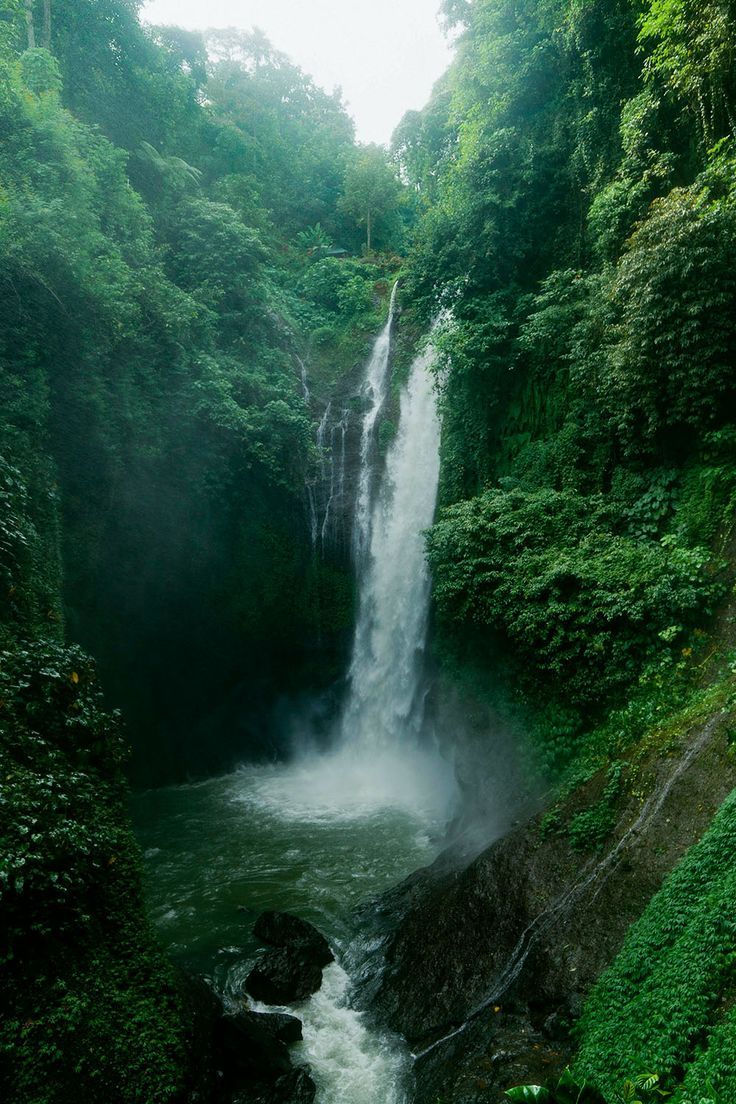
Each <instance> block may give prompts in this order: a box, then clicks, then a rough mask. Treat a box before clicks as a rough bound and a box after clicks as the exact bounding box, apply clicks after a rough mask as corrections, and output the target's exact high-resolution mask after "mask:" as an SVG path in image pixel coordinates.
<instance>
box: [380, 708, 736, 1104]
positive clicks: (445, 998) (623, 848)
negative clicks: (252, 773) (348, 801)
mask: <svg viewBox="0 0 736 1104" xmlns="http://www.w3.org/2000/svg"><path fill="white" fill-rule="evenodd" d="M725 720H726V717H725V715H724V714H720V713H719V714H717V715H715V716H714V717H712V718H711V720H710V721H709V722H708V723H707V724H705V725H704V726H702V727H700V728H698V729H697V730H695V731H693V732H691V733H690V734H689V736H688V738H687V740H686V741H685V743H684V745H683V746H682V748H681V749H680V751H679V752H678V753H677V754H676V755H674V756H673V757H671V758H667V759H662V758H661V757H657V756H656V755H652V757H651V759H650V761H648V762H647V764H646V768H645V770H646V774H645V776H646V777H647V780H648V781H647V785H648V795H647V796H646V798H644V799H643V800H642V799H641V798H637V797H636V796H633V795H630V796H629V797H628V798H627V799H626V800H625V803H624V806H623V807H622V808H621V809H620V816H619V820H618V823H617V826H616V829H615V831H614V833H613V836H612V838H611V839H610V840H609V842H608V844H607V847H606V848H605V850H604V851H603V852H602V853H601V854H600V855H595V856H590V855H588V856H585V855H581V854H580V853H579V852H576V851H574V850H573V849H572V848H571V847H570V845H569V843H568V841H567V840H566V839H563V838H560V837H558V836H547V837H543V836H542V834H541V833H540V822H539V818H534V819H533V820H531V821H530V822H529V823H527V824H524V825H520V826H517V827H516V828H514V829H513V830H512V831H511V832H509V833H508V834H507V835H506V836H504V837H503V838H502V839H500V840H497V841H496V842H495V843H493V844H492V845H491V846H490V847H488V848H487V849H486V850H484V851H483V852H482V853H481V854H480V855H479V856H477V857H476V858H475V859H473V860H472V861H471V862H470V863H467V862H465V863H463V862H461V861H459V860H458V858H457V856H453V854H452V853H451V852H447V853H445V854H443V855H442V856H440V858H439V859H438V860H437V861H436V862H435V863H434V864H433V865H432V866H430V867H428V868H427V869H426V870H422V871H419V872H418V873H416V874H414V875H413V876H411V877H410V878H409V879H407V880H406V881H405V882H404V883H403V884H401V885H400V886H398V887H397V888H396V889H394V890H392V891H390V892H389V893H388V894H386V895H385V896H384V897H383V898H381V899H380V901H379V902H378V903H377V907H376V910H375V913H374V916H373V927H374V935H375V944H374V946H375V950H374V955H375V958H374V961H373V962H372V963H370V962H369V963H364V964H363V967H362V973H363V977H364V979H368V980H367V981H365V982H364V989H363V1000H364V1002H365V1003H366V1005H368V1006H369V1007H370V1008H371V1009H372V1010H373V1012H374V1013H376V1014H378V1016H379V1017H380V1019H381V1020H382V1021H383V1022H384V1023H386V1024H387V1025H388V1026H389V1027H390V1028H391V1029H393V1030H395V1031H398V1032H400V1033H401V1034H403V1035H404V1036H405V1037H406V1039H407V1040H408V1042H409V1044H410V1046H411V1048H412V1052H413V1054H414V1057H415V1063H414V1073H415V1082H416V1087H415V1098H414V1099H415V1101H416V1104H435V1102H436V1101H437V1099H438V1098H441V1099H446V1100H452V1101H453V1104H481V1102H483V1104H495V1102H500V1101H502V1100H503V1099H504V1096H503V1090H504V1089H506V1088H508V1087H509V1086H510V1085H513V1084H518V1083H519V1082H521V1081H529V1080H532V1081H534V1080H537V1081H543V1080H545V1079H546V1078H548V1077H550V1076H551V1075H552V1074H554V1073H555V1072H556V1071H559V1070H560V1069H561V1068H563V1067H564V1066H565V1064H566V1063H567V1061H568V1060H569V1058H570V1056H571V1054H572V1049H573V1048H572V1045H571V1043H570V1040H569V1029H570V1027H571V1026H572V1024H573V1023H574V1021H575V1019H576V1018H577V1016H578V1015H579V1013H580V1011H581V1008H582V1003H583V1000H584V997H585V995H586V994H587V992H588V991H589V990H590V987H591V986H592V984H593V982H594V981H595V980H596V978H597V977H598V976H599V974H600V973H601V972H602V971H603V970H604V969H605V968H606V966H607V965H608V964H609V963H610V962H611V961H612V960H613V958H614V957H615V955H616V954H617V952H618V950H619V949H620V947H621V944H622V942H623V938H624V935H625V933H626V931H627V929H628V927H629V926H630V924H631V923H632V922H633V921H634V920H636V919H637V917H638V916H639V915H640V913H641V911H642V909H643V907H644V906H645V904H646V903H648V901H649V900H650V899H651V897H652V896H653V894H654V893H655V892H656V891H657V890H658V889H659V887H660V885H661V884H662V882H663V880H664V878H665V877H666V875H667V874H668V873H669V871H670V870H671V869H673V867H674V866H675V865H676V863H677V862H678V860H679V859H680V858H681V857H682V855H683V853H684V852H685V850H687V848H688V847H689V846H690V845H691V844H692V843H694V842H695V841H696V840H697V839H699V838H700V836H701V835H702V833H703V831H704V830H705V829H706V827H707V826H708V824H709V823H710V821H711V818H712V816H713V814H714V812H715V810H716V808H717V807H718V805H719V804H720V802H721V801H722V800H723V799H724V797H725V796H726V794H727V793H728V792H729V791H730V790H731V788H732V777H731V772H730V770H728V768H727V763H728V760H727V758H726V756H727V750H726V739H725V736H724V727H725V726H724V721H725ZM599 784H600V779H593V780H592V781H591V782H590V783H589V784H588V788H589V789H590V790H592V791H593V792H594V791H595V788H596V786H598V785H599ZM582 796H583V797H584V796H585V795H582ZM580 800H581V795H580V794H577V795H574V796H573V798H572V799H571V801H580ZM379 959H380V964H379V961H378V960H379ZM371 977H372V979H373V980H372V981H371V980H370V978H371Z"/></svg>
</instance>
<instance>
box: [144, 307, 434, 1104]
mask: <svg viewBox="0 0 736 1104" xmlns="http://www.w3.org/2000/svg"><path fill="white" fill-rule="evenodd" d="M394 303H395V289H394V296H393V297H392V300H391V310H390V313H389V318H388V321H387V323H386V326H385V327H384V330H383V331H382V333H381V334H380V335H379V337H378V338H377V340H376V343H375V345H374V349H373V353H372V356H371V358H370V360H369V362H368V364H367V366H366V372H365V378H364V384H363V392H362V394H363V399H364V401H365V412H364V415H363V422H362V435H361V450H360V471H359V478H358V483H357V488H356V501H355V522H354V526H355V529H354V541H355V554H356V570H357V572H358V583H359V595H360V597H359V609H358V617H357V625H356V630H355V636H354V643H353V652H352V660H351V663H350V668H349V677H348V684H347V693H346V697H345V701H344V704H343V708H342V710H341V713H340V715H339V717H338V719H337V721H336V724H335V732H334V739H333V746H332V748H331V750H329V751H327V752H322V753H318V752H316V751H305V752H304V753H303V754H302V755H301V756H300V757H298V758H296V759H295V760H294V761H293V762H291V763H288V764H276V765H270V766H246V767H243V768H241V770H239V771H237V772H235V773H234V774H231V775H228V776H226V777H224V778H220V779H213V780H210V781H209V782H205V783H201V784H199V785H195V786H182V787H172V788H169V789H167V790H161V791H153V792H151V793H149V794H144V795H140V796H139V797H138V798H137V799H136V803H135V808H134V815H135V819H136V822H137V826H138V831H139V835H140V837H141V840H142V842H143V845H144V847H145V849H146V859H147V885H148V896H149V904H150V907H151V910H152V914H153V917H154V920H155V922H156V923H157V925H158V927H159V930H160V932H161V934H162V937H163V939H164V941H165V942H166V943H167V945H168V947H169V949H170V951H171V953H172V954H174V956H175V957H177V958H179V959H180V960H181V961H182V962H184V963H185V964H186V965H188V966H189V967H191V968H194V969H197V970H198V971H200V972H202V973H204V974H205V975H207V976H209V977H210V978H211V980H212V983H213V985H214V986H215V988H217V989H218V991H219V992H220V993H222V994H223V996H224V998H225V1000H226V1001H227V1002H228V1003H229V1004H231V1005H232V1006H234V1007H237V1006H238V1005H239V1004H240V1003H242V1001H243V1000H244V999H245V997H244V992H243V981H244V979H245V977H246V976H247V974H248V972H249V970H250V968H251V966H252V963H253V961H254V958H255V957H256V955H257V953H258V947H257V945H256V943H255V942H254V940H253V938H252V935H251V927H252V923H253V921H254V920H255V918H256V916H257V915H258V913H259V912H260V911H262V910H263V909H265V908H277V909H287V910H290V911H293V912H296V913H298V914H299V915H302V916H304V917H305V918H306V919H309V920H311V921H312V922H314V923H315V924H316V925H317V926H318V927H319V928H321V929H322V930H323V931H324V932H325V934H326V935H327V936H328V938H329V939H330V941H331V942H332V944H333V946H334V947H335V948H336V951H337V957H338V962H337V963H335V964H333V965H332V966H330V967H328V968H327V970H326V971H325V974H324V983H323V986H322V989H321V990H320V991H319V992H318V993H316V994H315V995H314V996H313V997H312V998H310V999H309V1000H308V1001H306V1002H304V1003H303V1004H302V1005H299V1006H297V1007H296V1008H294V1009H291V1011H293V1012H295V1014H297V1015H298V1016H299V1017H300V1018H301V1019H302V1021H303V1024H304V1042H303V1043H301V1044H298V1045H297V1047H296V1048H295V1049H296V1054H295V1057H296V1059H297V1060H299V1059H300V1058H301V1057H303V1058H304V1060H306V1061H308V1062H309V1064H310V1066H311V1068H312V1074H313V1077H314V1080H315V1083H316V1085H317V1091H318V1095H317V1102H318V1104H400V1102H401V1101H402V1100H403V1099H404V1090H403V1085H404V1075H405V1071H406V1068H407V1062H408V1055H407V1053H406V1050H405V1049H404V1048H403V1047H402V1045H401V1043H400V1041H399V1040H396V1039H394V1038H392V1037H389V1036H387V1035H385V1034H383V1033H381V1032H376V1031H374V1030H371V1029H370V1028H369V1026H368V1025H367V1024H366V1023H364V1020H363V1016H362V1014H360V1013H358V1012H356V1011H354V1010H353V1009H352V1007H351V1005H350V980H349V978H348V976H347V974H346V973H345V970H344V969H343V968H342V966H341V965H340V961H341V959H342V958H343V953H344V952H345V951H346V950H347V948H348V947H349V946H351V945H352V944H353V943H354V941H355V939H356V937H357V936H358V930H357V929H356V927H355V921H354V919H353V915H354V909H355V907H356V906H357V905H358V904H360V903H362V902H364V901H365V900H367V899H370V898H371V897H372V896H375V895H376V894H377V893H380V892H381V891H382V890H384V889H386V888H388V887H389V886H390V885H392V884H393V883H395V882H396V881H397V880H399V879H400V878H402V877H404V876H406V875H407V874H409V873H410V872H411V871H412V870H414V869H416V868H417V867H418V866H421V865H425V864H426V863H427V862H429V861H431V859H432V858H433V857H434V855H435V854H436V852H437V849H438V846H439V840H440V838H441V832H442V829H443V826H444V824H445V823H446V820H447V818H448V816H449V812H450V808H451V803H452V801H453V798H454V782H453V775H452V770H451V768H450V767H449V766H448V764H446V763H444V762H443V761H442V759H441V757H440V755H439V753H438V752H437V750H436V749H435V748H434V747H433V745H432V740H431V734H428V733H427V732H426V731H425V729H426V725H425V724H424V696H425V691H426V686H425V672H424V661H423V657H424V648H425V638H426V632H427V619H428V608H429V592H430V582H429V576H428V572H427V567H426V563H425V558H424V542H423V531H424V530H425V529H426V528H427V527H428V526H429V525H430V524H431V523H432V519H433V514H434V510H435V503H436V495H437V482H438V475H439V443H440V423H439V418H438V415H437V409H436V405H435V396H434V390H433V380H432V373H431V366H432V356H433V354H432V351H431V347H430V348H428V349H427V351H425V352H423V353H422V354H421V355H419V356H418V357H417V358H416V359H415V361H414V363H413V365H412V366H411V369H410V373H409V378H408V380H407V383H406V385H405V387H404V388H403V391H402V394H401V400H400V417H399V425H398V430H397V433H396V436H395V439H394V441H393V442H392V444H391V446H390V448H389V450H388V453H387V455H386V458H385V463H381V459H380V455H379V450H378V448H377V442H376V430H377V426H378V422H379V417H380V413H381V410H382V408H383V407H384V405H385V403H386V399H387V395H388V389H389V385H390V348H391V327H392V323H393V311H394ZM336 424H337V426H338V433H337V439H336V440H335V441H334V444H336V445H337V448H338V449H340V448H341V447H342V444H343V439H344V438H343V436H342V430H341V429H339V427H340V425H341V422H338V423H336ZM326 426H327V417H326V418H325V419H323V424H322V425H321V427H320V433H321V435H322V436H323V437H324V436H325V435H326V432H327V430H326ZM333 447H334V445H333ZM338 482H339V480H338ZM332 491H333V493H334V494H338V493H340V487H339V486H338V485H337V483H335V486H334V487H333V488H332ZM311 520H312V523H313V521H314V519H311ZM315 535H316V534H315Z"/></svg>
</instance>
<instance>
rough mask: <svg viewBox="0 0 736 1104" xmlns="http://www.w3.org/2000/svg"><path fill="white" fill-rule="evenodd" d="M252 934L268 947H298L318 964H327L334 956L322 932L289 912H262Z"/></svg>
mask: <svg viewBox="0 0 736 1104" xmlns="http://www.w3.org/2000/svg"><path fill="white" fill-rule="evenodd" d="M253 934H254V935H255V937H256V939H260V941H261V942H262V943H266V944H268V946H269V947H288V948H297V947H298V948H299V949H300V951H302V952H303V953H304V954H306V955H308V956H309V958H311V960H312V961H313V962H316V963H317V965H318V966H329V964H330V962H332V961H333V959H334V957H335V956H334V955H333V953H332V951H331V950H330V945H329V943H328V942H327V940H326V939H325V937H324V936H323V935H322V933H321V932H319V931H317V929H316V928H315V927H314V925H312V924H309V923H308V922H307V921H306V920H302V919H301V918H300V917H299V916H294V915H293V914H292V913H290V912H262V913H261V915H260V916H259V917H258V919H257V920H256V922H255V924H254V925H253Z"/></svg>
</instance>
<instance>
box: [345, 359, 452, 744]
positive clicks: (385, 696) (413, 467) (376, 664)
mask: <svg viewBox="0 0 736 1104" xmlns="http://www.w3.org/2000/svg"><path fill="white" fill-rule="evenodd" d="M433 356H434V352H433V350H432V348H431V346H430V347H429V348H428V349H427V350H426V351H425V352H424V353H423V354H421V355H420V356H419V357H417V359H416V360H415V361H414V364H413V365H412V369H411V374H410V376H409V381H408V383H407V386H406V388H405V390H404V392H403V394H402V396H401V417H400V420H399V431H398V434H397V437H396V439H395V441H394V442H393V445H392V446H391V449H390V451H389V454H388V458H387V461H386V471H385V475H384V479H383V483H382V486H381V489H380V492H379V494H378V497H377V500H376V502H375V504H374V507H373V510H372V512H371V517H370V530H369V538H370V545H369V556H368V559H367V562H366V564H365V567H364V570H363V577H362V579H361V595H360V609H359V614H358V623H357V628H356V633H355V643H354V647H353V658H352V663H351V666H350V695H349V698H348V701H347V705H346V708H345V712H344V716H343V724H342V730H343V739H344V741H345V742H346V743H348V744H350V746H352V747H353V748H363V749H365V750H366V751H369V750H370V751H374V750H376V749H385V748H392V747H395V746H397V745H401V744H405V743H412V742H413V740H414V739H415V738H416V737H417V736H418V734H419V728H420V727H421V722H422V713H423V711H422V707H421V697H422V681H423V679H422V676H423V654H424V644H425V638H426V634H427V616H428V610H429V591H430V580H429V570H428V568H427V563H426V559H425V554H424V531H425V530H426V529H427V528H428V527H429V526H430V525H431V524H432V520H433V517H434V511H435V505H436V501H437V484H438V481H439V472H440V457H439V446H440V420H439V415H438V413H437V404H436V399H435V394H434V387H433V380H432V374H431V366H432V360H433Z"/></svg>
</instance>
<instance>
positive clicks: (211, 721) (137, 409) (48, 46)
mask: <svg viewBox="0 0 736 1104" xmlns="http://www.w3.org/2000/svg"><path fill="white" fill-rule="evenodd" d="M140 6H141V5H140V4H139V3H138V2H136V0H54V2H53V3H52V4H51V5H49V4H42V3H31V4H25V3H21V2H11V3H9V4H6V5H4V10H3V12H2V13H0V15H2V17H3V18H2V19H0V142H1V144H2V151H3V155H2V159H1V160H0V293H1V294H2V298H3V303H4V307H5V309H4V310H3V311H2V312H0V778H1V779H2V781H1V782H0V905H1V907H2V915H3V925H2V938H1V939H0V944H1V945H0V959H1V966H2V969H1V970H0V973H2V982H1V983H0V985H1V986H2V991H1V992H0V1004H1V1005H2V1010H3V1017H2V1025H0V1096H2V1098H3V1100H8V1101H10V1100H12V1101H13V1102H14V1104H67V1102H71V1101H75V1102H76V1101H80V1100H84V1101H87V1102H89V1104H98V1102H99V1104H103V1102H105V1104H108V1102H111V1104H112V1102H119V1104H131V1102H132V1101H140V1102H146V1104H156V1102H164V1101H173V1100H176V1101H177V1102H183V1101H186V1100H199V1101H202V1100H206V1099H209V1098H210V1096H211V1095H212V1093H213V1092H214V1090H215V1085H214V1082H213V1081H212V1083H209V1084H204V1083H200V1081H201V1079H202V1076H203V1073H204V1071H203V1069H202V1068H198V1042H197V1039H196V1038H195V1037H194V1034H195V1033H194V1026H193V1023H194V1015H195V1013H194V1011H193V1009H192V1007H191V1001H192V999H193V998H190V995H188V988H187V986H186V984H185V983H184V982H183V980H182V979H181V978H180V977H179V976H178V975H177V974H176V973H175V971H174V970H173V968H172V967H171V965H170V964H169V963H167V961H166V959H165V958H164V956H163V955H162V953H161V952H160V950H159V949H158V948H157V946H156V944H155V941H154V939H153V936H152V933H151V931H150V930H149V927H148V924H147V922H146V919H145V915H144V908H143V901H142V894H141V886H140V871H139V855H138V851H137V848H136V845H135V843H134V841H133V838H132V835H131V832H130V827H129V823H128V818H127V813H126V798H127V792H126V784H125V780H124V775H125V772H126V771H127V770H128V769H129V765H128V759H129V751H128V748H127V746H126V745H127V743H128V742H130V743H131V744H132V745H133V750H134V756H135V758H134V762H135V770H136V773H137V776H138V777H139V778H141V779H143V780H145V781H152V780H155V779H157V778H161V777H163V778H167V779H168V778H172V777H177V776H182V775H185V774H186V773H187V772H188V771H191V770H194V771H201V770H204V769H207V768H215V767H221V766H222V765H223V764H224V763H227V762H228V761H229V760H231V759H233V758H235V757H240V756H242V755H243V754H245V753H248V752H250V753H251V754H252V755H258V754H262V753H269V754H272V753H273V743H272V739H273V732H272V729H271V728H270V727H269V723H268V721H269V717H270V711H271V709H272V707H273V704H274V700H275V698H276V697H277V694H279V693H283V692H286V693H288V692H290V691H293V690H297V689H299V688H300V687H301V686H302V685H303V684H304V683H305V682H310V683H311V684H313V685H319V684H320V680H321V681H322V683H324V682H326V681H328V680H329V679H330V678H331V677H332V676H333V671H334V665H335V655H334V653H335V652H336V651H337V649H338V647H339V646H340V645H341V642H342V640H343V637H344V635H345V633H346V630H347V629H349V627H350V624H351V617H352V608H351V598H352V594H351V588H350V580H349V578H348V575H347V572H346V570H345V566H344V564H340V563H336V562H330V561H329V560H325V561H318V560H317V559H315V557H313V555H312V551H311V547H310V540H309V527H308V516H307V509H306V507H307V504H306V501H305V497H306V496H305V483H306V482H307V481H308V480H309V479H310V478H311V477H312V474H313V470H314V469H315V468H316V467H318V461H319V458H318V457H317V455H316V449H315V446H314V426H313V416H314V413H315V412H314V411H312V410H311V409H310V408H309V406H308V405H307V403H306V401H305V392H304V390H303V386H302V381H301V379H300V375H301V370H302V369H301V363H302V361H304V362H306V363H307V365H308V371H309V382H310V389H311V391H312V394H313V395H316V397H317V399H318V401H319V402H323V401H324V402H325V403H326V401H327V398H329V395H330V391H331V388H332V387H333V385H334V381H335V379H336V378H338V377H340V376H349V375H350V373H351V372H352V371H353V370H354V369H355V367H356V365H358V364H360V362H361V360H362V358H363V356H364V352H365V349H366V346H367V344H368V343H369V341H370V337H371V335H372V334H373V333H374V332H375V330H376V328H377V327H378V326H379V324H380V323H381V320H382V317H383V314H384V312H385V308H386V301H387V294H388V291H389V289H390V279H391V277H392V274H393V272H394V271H395V267H396V262H395V259H394V258H393V256H392V255H391V253H392V251H393V250H395V249H396V248H397V247H398V246H399V245H400V244H401V242H402V240H403V235H404V227H405V223H406V221H407V218H408V217H409V212H407V211H405V210H404V209H403V207H402V202H401V200H402V191H403V189H402V186H401V185H400V184H399V182H398V180H397V177H396V174H395V172H394V170H393V169H392V168H391V166H390V163H389V161H388V159H387V157H386V156H385V155H384V154H381V155H380V159H381V164H380V166H379V167H378V169H377V171H379V169H380V175H381V179H382V181H383V184H384V192H383V196H382V199H381V202H382V205H383V206H382V209H381V211H380V216H381V217H379V218H377V219H376V222H375V228H374V229H375V233H374V240H373V242H372V243H371V244H372V245H373V246H374V247H378V248H379V249H381V250H382V251H384V252H383V253H381V254H376V253H371V254H370V255H367V256H360V253H361V244H362V239H363V231H362V225H361V220H362V212H355V210H354V208H353V207H352V205H351V204H350V203H349V202H348V199H347V197H348V196H349V194H350V187H349V186H348V180H349V174H350V172H351V171H352V167H353V166H354V165H355V164H357V163H359V162H360V161H361V159H362V158H364V157H365V156H366V152H365V151H364V150H361V149H360V148H359V147H356V146H355V144H354V141H353V127H352V122H351V121H350V119H349V117H348V116H347V114H346V112H345V110H344V108H343V105H342V104H341V102H340V99H339V97H337V96H334V95H327V94H326V93H323V92H322V91H321V90H319V89H318V88H316V87H315V86H314V84H313V83H312V81H311V80H309V78H307V77H306V76H305V75H304V74H303V73H301V71H300V70H299V69H297V68H296V67H295V66H293V65H292V64H291V63H290V62H289V61H288V59H286V58H285V57H284V56H283V55H281V54H279V53H278V52H277V51H275V50H273V48H272V47H271V46H270V44H269V43H268V42H266V41H265V40H264V39H263V37H262V36H260V35H259V34H257V33H254V34H252V35H246V34H237V35H232V34H222V35H217V36H213V38H212V39H211V40H210V41H209V42H208V43H205V42H204V40H203V38H202V37H201V36H199V35H192V34H189V33H187V32H183V31H179V30H176V29H173V28H159V29H153V30H145V29H144V28H142V27H141V25H140V23H139V19H138V15H139V8H140ZM48 12H50V13H51V21H50V23H48V22H47V21H46V19H45V13H48ZM26 15H28V16H29V17H30V19H31V23H30V27H29V24H28V23H27V22H26ZM370 156H371V157H372V158H373V160H374V163H375V161H376V157H375V153H374V152H371V155H370ZM387 181H388V182H390V185H391V186H390V188H389V187H388V185H387ZM350 252H353V253H354V254H357V256H350V255H349V254H350ZM318 631H319V636H320V639H321V641H322V646H323V652H322V653H321V654H320V655H319V656H316V652H317V649H316V648H315V645H314V640H315V638H316V637H317V635H318ZM73 641H77V642H79V644H77V643H72V642H73ZM80 644H81V645H83V646H84V649H85V650H83V649H82V647H80V646H79V645H80ZM90 653H91V654H94V655H95V657H96V659H97V660H99V668H100V678H99V682H98V676H97V672H96V668H95V666H94V664H93V662H92V660H91V659H90V658H89V654H90ZM101 686H102V687H104V691H105V700H106V701H107V702H110V701H112V702H113V703H114V704H120V705H122V706H124V710H125V719H126V728H125V735H123V730H122V728H121V721H120V718H119V717H118V715H117V714H116V713H113V712H110V711H109V706H107V705H105V704H104V703H103V695H102V690H101ZM210 1073H211V1071H210ZM210 1080H212V1079H210Z"/></svg>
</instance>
